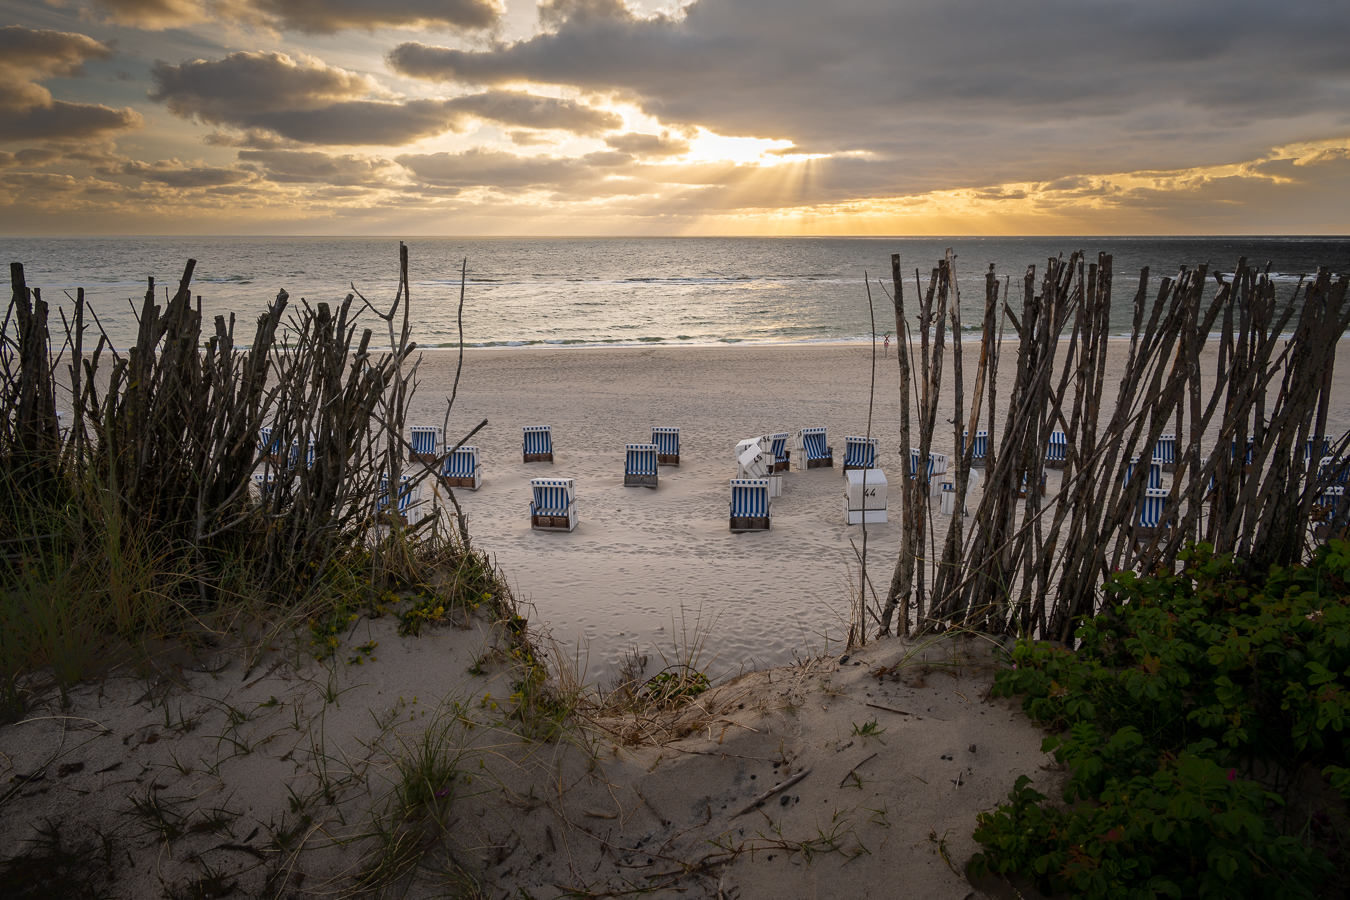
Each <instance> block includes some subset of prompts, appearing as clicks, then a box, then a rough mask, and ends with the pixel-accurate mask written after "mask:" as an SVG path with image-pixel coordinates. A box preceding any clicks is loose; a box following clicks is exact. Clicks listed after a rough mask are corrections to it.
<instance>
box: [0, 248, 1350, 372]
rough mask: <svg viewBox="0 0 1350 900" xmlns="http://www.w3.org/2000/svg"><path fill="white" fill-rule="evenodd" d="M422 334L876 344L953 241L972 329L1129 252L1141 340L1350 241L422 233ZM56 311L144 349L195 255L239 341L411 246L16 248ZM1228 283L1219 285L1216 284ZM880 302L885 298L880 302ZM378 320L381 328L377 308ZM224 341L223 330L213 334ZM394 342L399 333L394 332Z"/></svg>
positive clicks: (215, 304)
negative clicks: (1222, 292) (1239, 285)
mask: <svg viewBox="0 0 1350 900" xmlns="http://www.w3.org/2000/svg"><path fill="white" fill-rule="evenodd" d="M406 243H407V245H408V255H409V279H410V283H411V291H410V294H411V307H410V308H411V319H412V327H413V337H414V339H415V340H416V341H417V342H418V343H419V344H420V345H421V346H424V347H452V346H458V342H459V340H460V332H459V315H458V313H459V302H460V291H461V276H463V295H464V305H463V341H464V343H465V345H467V346H476V347H531V346H541V345H549V346H575V347H596V346H633V345H642V344H662V345H684V344H705V345H706V344H717V343H739V342H751V343H802V342H813V341H869V340H871V339H872V336H873V335H876V336H877V337H878V339H881V337H882V336H883V335H884V334H885V333H887V332H893V331H894V330H895V317H894V312H893V307H892V305H891V300H890V296H889V292H890V291H891V262H890V260H891V254H893V253H898V254H899V255H900V265H901V270H902V271H903V272H904V273H905V288H904V290H905V300H906V301H907V303H910V304H912V303H913V302H914V300H915V298H916V296H917V291H918V289H919V287H920V286H921V285H926V284H927V282H928V276H929V273H930V272H931V270H932V269H933V267H934V266H935V265H936V264H937V262H938V260H939V259H941V258H942V256H943V254H944V252H945V251H946V249H947V248H952V250H953V251H954V252H955V254H956V272H957V283H958V287H959V290H960V294H961V318H962V322H963V323H964V326H965V327H967V328H972V327H977V326H978V323H979V322H980V321H981V319H982V316H983V309H984V290H985V289H984V285H985V273H986V272H988V271H989V267H990V266H991V265H992V266H993V267H994V271H995V273H996V274H997V276H998V277H999V280H1000V282H1003V280H1004V279H1005V278H1011V283H1012V293H1013V295H1014V297H1015V298H1017V299H1016V300H1015V301H1014V309H1015V310H1016V309H1018V308H1019V306H1020V297H1021V282H1022V278H1023V276H1024V274H1025V272H1026V270H1027V267H1028V266H1035V267H1036V272H1037V278H1038V283H1039V278H1040V275H1041V274H1042V273H1043V272H1044V271H1045V267H1046V263H1047V260H1048V259H1050V258H1052V257H1061V258H1065V259H1067V258H1068V256H1069V254H1071V253H1072V252H1074V251H1076V250H1082V251H1085V252H1086V253H1087V255H1088V261H1089V262H1092V261H1095V260H1096V258H1097V253H1098V252H1106V253H1110V254H1112V256H1113V270H1114V272H1115V277H1114V282H1113V298H1114V299H1113V303H1112V328H1113V329H1114V330H1116V331H1118V333H1121V334H1124V333H1127V332H1128V330H1129V323H1130V318H1131V301H1132V300H1133V298H1134V295H1135V293H1136V290H1137V286H1138V278H1139V274H1140V270H1141V269H1142V268H1143V267H1145V266H1148V267H1149V268H1150V271H1151V277H1152V280H1153V281H1152V283H1153V284H1155V285H1156V283H1157V281H1158V279H1160V278H1161V277H1163V276H1173V277H1174V276H1176V275H1177V273H1178V272H1179V271H1180V270H1181V269H1182V268H1183V267H1186V268H1194V267H1196V266H1198V265H1200V264H1202V263H1207V264H1208V265H1209V267H1210V270H1211V271H1218V272H1221V273H1231V272H1232V271H1233V269H1234V268H1235V266H1236V264H1237V261H1238V260H1239V259H1240V258H1243V257H1245V258H1246V259H1247V260H1248V264H1249V265H1259V266H1262V267H1266V266H1268V267H1269V270H1270V272H1271V273H1272V276H1273V277H1274V278H1275V280H1276V284H1277V290H1281V291H1285V292H1286V296H1288V295H1292V294H1293V293H1294V292H1295V290H1296V288H1297V285H1298V283H1299V280H1300V279H1301V278H1303V277H1304V276H1306V275H1310V274H1312V273H1314V272H1316V270H1317V268H1318V267H1319V266H1325V267H1327V268H1329V269H1331V270H1332V271H1333V272H1337V273H1341V272H1347V271H1350V237H1175V238H1173V237H1015V238H1008V237H984V238H981V237H961V238H956V237H953V238H878V237H866V238H838V237H824V238H814V237H772V238H755V237H735V238H703V237H668V238H650V237H634V238H624V237H607V238H535V237H532V238H451V237H433V238H410V239H408V240H407V241H406ZM0 250H3V253H4V256H5V257H6V258H7V259H8V260H9V261H10V262H19V263H22V264H23V266H24V271H25V276H26V278H27V282H28V284H29V285H30V286H32V287H38V288H41V289H42V292H43V297H44V299H46V300H47V302H48V303H49V304H52V305H55V306H61V307H64V308H66V309H67V310H69V308H70V307H71V306H72V305H73V300H72V299H71V298H73V297H74V296H75V291H76V289H77V288H84V289H85V293H86V297H87V298H88V300H89V302H90V303H91V305H92V307H93V309H94V311H95V312H96V313H97V315H98V321H99V322H100V323H101V325H102V327H103V329H104V330H105V331H106V333H107V335H108V338H109V340H110V341H111V342H112V343H113V345H114V346H117V347H125V346H128V345H129V344H130V343H132V342H133V341H134V339H135V335H136V330H137V315H138V313H139V309H140V306H141V303H142V300H143V298H144V295H145V290H146V286H147V279H148V278H150V277H153V278H154V279H155V285H156V292H157V294H163V292H164V291H165V290H168V291H170V292H171V291H172V290H174V289H175V288H176V286H177V284H178V281H179V279H180V278H181V276H182V272H183V267H184V264H185V262H186V261H187V260H188V259H195V260H196V261H197V266H196V271H195V276H194V281H193V285H194V286H193V291H194V293H195V294H197V295H198V296H200V297H201V304H202V309H203V312H204V313H205V314H206V316H207V317H208V319H209V318H211V317H214V316H217V315H221V316H225V317H226V318H227V319H228V317H229V316H230V315H233V316H235V318H236V322H237V324H236V334H238V335H240V336H241V337H243V338H247V337H249V336H251V334H252V331H253V321H254V320H255V319H256V317H257V316H259V315H260V314H262V313H263V312H264V311H265V310H266V309H267V306H268V304H269V303H271V302H273V301H274V300H275V298H276V297H277V295H278V293H279V292H280V291H283V290H284V291H286V292H287V294H288V295H289V296H290V297H291V301H292V303H298V302H299V300H300V299H301V298H303V299H304V300H306V301H308V302H310V303H320V302H326V303H330V304H332V303H340V302H341V301H342V299H343V298H344V297H345V296H346V295H347V294H348V293H350V292H352V291H359V292H360V294H361V295H363V296H364V297H366V298H367V299H368V300H369V301H370V302H371V304H372V305H373V306H375V307H376V308H380V309H387V308H388V307H389V306H390V305H391V304H392V302H393V300H394V298H395V293H396V289H397V284H398V261H399V242H398V241H397V240H393V239H389V238H356V237H352V238H327V237H325V238H318V237H300V238H296V237H41V238H14V237H0ZM1209 283H1210V289H1211V290H1213V285H1214V282H1213V280H1212V279H1211V280H1210V282H1209ZM869 292H870V299H869ZM366 315H367V319H368V321H369V322H370V324H371V325H372V326H377V325H380V323H379V321H378V320H377V319H375V318H374V316H373V315H371V314H369V313H367V314H366ZM208 330H209V326H208ZM376 333H377V335H379V334H382V333H383V327H382V326H381V327H379V328H378V329H377V332H376Z"/></svg>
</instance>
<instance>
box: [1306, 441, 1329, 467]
mask: <svg viewBox="0 0 1350 900" xmlns="http://www.w3.org/2000/svg"><path fill="white" fill-rule="evenodd" d="M1316 443H1317V439H1316V438H1308V444H1307V446H1306V447H1304V448H1303V461H1304V462H1305V463H1311V462H1312V461H1313V460H1314V459H1323V458H1325V457H1328V456H1330V455H1331V438H1330V437H1327V436H1325V435H1324V436H1323V437H1322V448H1321V450H1320V451H1318V450H1316V449H1315V447H1314V445H1315V444H1316Z"/></svg>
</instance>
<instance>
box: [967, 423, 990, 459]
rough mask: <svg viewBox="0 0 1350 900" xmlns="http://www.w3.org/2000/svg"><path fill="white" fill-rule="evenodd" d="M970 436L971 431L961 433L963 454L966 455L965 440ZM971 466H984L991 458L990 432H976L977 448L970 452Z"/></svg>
mask: <svg viewBox="0 0 1350 900" xmlns="http://www.w3.org/2000/svg"><path fill="white" fill-rule="evenodd" d="M969 436H970V432H969V431H962V432H961V441H962V446H961V452H962V453H965V452H966V448H965V440H966V438H968V437H969ZM970 454H971V455H970V464H971V465H972V466H983V465H984V461H985V460H986V459H988V457H989V432H987V431H977V432H975V446H974V447H973V448H972V449H971V451H970Z"/></svg>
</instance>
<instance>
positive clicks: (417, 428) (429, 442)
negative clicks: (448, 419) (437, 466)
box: [408, 425, 445, 464]
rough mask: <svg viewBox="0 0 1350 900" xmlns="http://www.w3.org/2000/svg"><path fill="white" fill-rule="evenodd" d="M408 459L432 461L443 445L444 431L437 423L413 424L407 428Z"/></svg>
mask: <svg viewBox="0 0 1350 900" xmlns="http://www.w3.org/2000/svg"><path fill="white" fill-rule="evenodd" d="M408 444H409V448H410V449H409V450H408V461H409V462H424V463H427V464H431V463H434V462H435V461H436V457H438V456H440V455H441V453H442V452H443V450H444V445H445V431H444V430H443V429H442V428H441V427H440V426H439V425H413V426H410V427H409V428H408Z"/></svg>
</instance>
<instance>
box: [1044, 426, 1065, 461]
mask: <svg viewBox="0 0 1350 900" xmlns="http://www.w3.org/2000/svg"><path fill="white" fill-rule="evenodd" d="M1068 459H1069V438H1068V436H1067V435H1065V434H1064V432H1062V431H1052V432H1050V439H1049V440H1048V441H1047V442H1046V445H1045V467H1046V468H1047V469H1062V468H1064V466H1065V464H1066V463H1067V462H1068Z"/></svg>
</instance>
